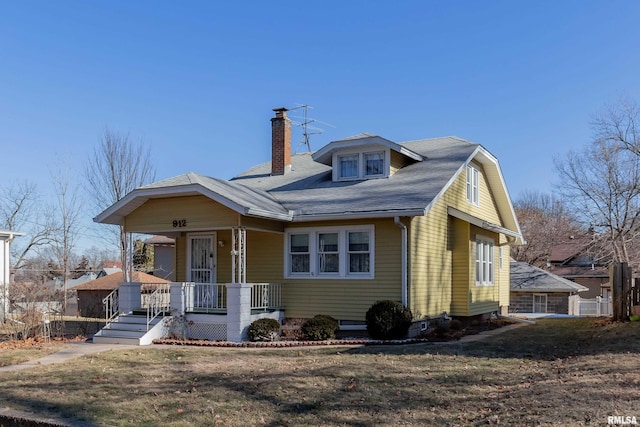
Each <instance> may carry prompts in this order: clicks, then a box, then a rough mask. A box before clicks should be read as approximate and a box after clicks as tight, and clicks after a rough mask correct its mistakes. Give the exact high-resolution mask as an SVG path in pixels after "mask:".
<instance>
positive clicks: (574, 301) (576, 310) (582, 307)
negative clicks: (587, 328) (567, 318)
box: [569, 295, 613, 317]
mask: <svg viewBox="0 0 640 427" xmlns="http://www.w3.org/2000/svg"><path fill="white" fill-rule="evenodd" d="M612 313H613V310H612V304H611V298H610V297H609V298H603V297H595V298H591V299H586V298H580V296H579V295H572V296H570V297H569V314H572V315H574V316H594V317H600V316H611V315H612Z"/></svg>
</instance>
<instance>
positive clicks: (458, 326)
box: [449, 319, 464, 331]
mask: <svg viewBox="0 0 640 427" xmlns="http://www.w3.org/2000/svg"><path fill="white" fill-rule="evenodd" d="M463 326H464V325H463V324H462V322H461V321H460V320H459V319H451V321H449V328H451V330H452V331H461V330H462V328H463Z"/></svg>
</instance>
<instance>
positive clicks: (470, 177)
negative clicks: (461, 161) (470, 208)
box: [467, 165, 480, 205]
mask: <svg viewBox="0 0 640 427" xmlns="http://www.w3.org/2000/svg"><path fill="white" fill-rule="evenodd" d="M467 201H468V202H469V203H472V204H474V205H478V204H480V171H478V169H476V167H475V166H473V165H468V166H467Z"/></svg>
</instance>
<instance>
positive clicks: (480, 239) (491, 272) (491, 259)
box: [474, 235, 496, 286]
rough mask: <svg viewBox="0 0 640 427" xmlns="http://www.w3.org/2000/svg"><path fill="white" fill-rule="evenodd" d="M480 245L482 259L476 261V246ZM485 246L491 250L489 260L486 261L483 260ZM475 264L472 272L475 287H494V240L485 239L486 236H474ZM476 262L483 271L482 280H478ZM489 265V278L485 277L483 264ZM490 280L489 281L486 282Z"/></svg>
mask: <svg viewBox="0 0 640 427" xmlns="http://www.w3.org/2000/svg"><path fill="white" fill-rule="evenodd" d="M480 244H481V245H482V250H483V253H482V259H481V260H479V259H478V245H480ZM485 245H489V247H490V248H491V251H490V252H489V259H488V260H487V259H486V258H485V256H484V255H485V253H486V252H485V248H486V246H485ZM475 246H476V247H475V251H474V253H475V263H474V272H475V276H476V277H475V279H476V286H494V285H495V280H496V278H495V276H496V272H495V268H496V265H495V241H494V239H492V238H490V237H486V236H480V235H477V236H476V243H475ZM478 262H480V263H481V268H482V270H481V271H483V274H482V280H478ZM487 263H488V264H489V265H490V269H489V270H487V271H488V272H489V276H490V277H489V278H487V277H485V274H484V271H485V264H487ZM487 279H490V280H487Z"/></svg>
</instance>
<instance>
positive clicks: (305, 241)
mask: <svg viewBox="0 0 640 427" xmlns="http://www.w3.org/2000/svg"><path fill="white" fill-rule="evenodd" d="M310 253H311V252H310V251H309V235H308V234H290V235H289V257H290V258H289V265H290V269H291V273H292V274H299V273H303V274H305V273H306V274H309V271H310V270H309V266H310V265H311V262H310V259H309V256H310Z"/></svg>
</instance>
